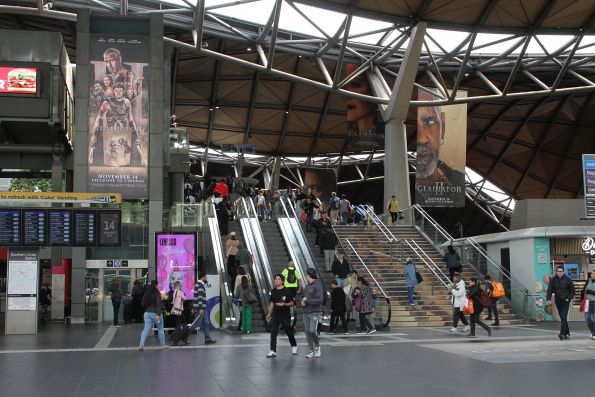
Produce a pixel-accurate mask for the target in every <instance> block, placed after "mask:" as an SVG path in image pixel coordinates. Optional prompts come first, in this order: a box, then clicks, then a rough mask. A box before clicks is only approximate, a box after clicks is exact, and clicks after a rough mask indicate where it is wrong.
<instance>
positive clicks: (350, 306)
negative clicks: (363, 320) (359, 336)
mask: <svg viewBox="0 0 595 397" xmlns="http://www.w3.org/2000/svg"><path fill="white" fill-rule="evenodd" d="M357 277H358V272H357V270H355V269H353V270H352V271H351V273H350V275H349V277H347V278H346V279H345V284H344V285H343V292H345V297H346V300H345V303H346V306H347V322H349V319H350V317H353V319H354V320H355V329H356V330H357V331H358V332H359V331H361V328H360V323H359V312H358V311H356V310H355V305H354V302H353V294H354V291H355V290H356V289H358V288H357Z"/></svg>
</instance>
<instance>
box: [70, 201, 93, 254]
mask: <svg viewBox="0 0 595 397" xmlns="http://www.w3.org/2000/svg"><path fill="white" fill-rule="evenodd" d="M73 217H74V240H73V245H76V246H93V245H96V244H97V211H95V210H74V211H73Z"/></svg>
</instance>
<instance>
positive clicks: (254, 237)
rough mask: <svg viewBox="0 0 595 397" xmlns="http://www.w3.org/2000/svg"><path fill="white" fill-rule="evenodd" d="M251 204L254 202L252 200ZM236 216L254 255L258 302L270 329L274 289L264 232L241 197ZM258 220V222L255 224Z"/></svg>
mask: <svg viewBox="0 0 595 397" xmlns="http://www.w3.org/2000/svg"><path fill="white" fill-rule="evenodd" d="M248 201H250V203H251V202H252V201H251V200H248ZM234 204H235V210H236V216H237V218H238V220H239V222H240V225H241V227H242V235H243V237H244V242H245V244H246V247H247V249H248V251H250V253H251V254H252V259H253V260H252V264H251V268H250V269H251V270H252V276H253V280H254V284H255V287H256V292H257V297H258V301H259V303H260V307H261V309H262V313H263V320H264V323H265V328H266V329H268V322H267V321H266V319H265V316H266V313H267V311H268V304H267V303H268V293H269V291H270V290H271V289H272V276H271V275H270V273H271V272H270V262H269V257H268V254H267V250H266V247H265V245H264V239H263V238H262V230H261V229H260V224H259V222H258V217H257V216H256V211H252V210H253V209H254V207H253V206H252V208H251V207H250V206H249V205H248V204H247V203H246V199H245V198H243V197H240V198H239V199H238V200H236V202H235V203H234ZM253 220H256V222H253Z"/></svg>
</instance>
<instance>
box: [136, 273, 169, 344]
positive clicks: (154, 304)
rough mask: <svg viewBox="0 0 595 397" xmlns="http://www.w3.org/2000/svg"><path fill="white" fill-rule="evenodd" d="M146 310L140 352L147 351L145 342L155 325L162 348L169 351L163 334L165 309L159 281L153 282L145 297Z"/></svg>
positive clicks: (144, 305) (143, 302)
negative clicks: (158, 286)
mask: <svg viewBox="0 0 595 397" xmlns="http://www.w3.org/2000/svg"><path fill="white" fill-rule="evenodd" d="M142 304H143V307H144V308H145V314H144V320H145V326H144V328H143V331H142V332H141V334H140V345H139V347H138V351H139V352H142V351H144V350H145V340H146V339H147V336H149V332H151V329H152V328H153V324H156V325H157V335H159V344H160V345H161V348H163V349H167V348H168V347H169V346H168V345H166V344H165V333H164V332H163V315H162V312H163V308H162V303H161V293H160V292H159V289H158V288H157V280H152V281H151V284H150V286H149V288H147V291H146V292H145V294H144V295H143V301H142Z"/></svg>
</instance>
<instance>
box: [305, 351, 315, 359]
mask: <svg viewBox="0 0 595 397" xmlns="http://www.w3.org/2000/svg"><path fill="white" fill-rule="evenodd" d="M312 357H314V352H310V353H308V354H306V358H312Z"/></svg>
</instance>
